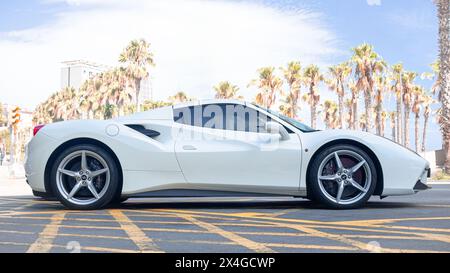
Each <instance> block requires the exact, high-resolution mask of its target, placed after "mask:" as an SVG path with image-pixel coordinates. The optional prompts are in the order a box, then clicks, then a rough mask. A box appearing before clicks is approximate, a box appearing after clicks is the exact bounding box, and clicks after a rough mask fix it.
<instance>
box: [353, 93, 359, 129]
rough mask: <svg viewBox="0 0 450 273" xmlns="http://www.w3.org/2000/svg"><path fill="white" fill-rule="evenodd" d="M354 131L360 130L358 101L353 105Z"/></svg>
mask: <svg viewBox="0 0 450 273" xmlns="http://www.w3.org/2000/svg"><path fill="white" fill-rule="evenodd" d="M352 123H353V130H358V129H359V124H358V123H359V119H358V100H355V103H354V104H353V120H352Z"/></svg>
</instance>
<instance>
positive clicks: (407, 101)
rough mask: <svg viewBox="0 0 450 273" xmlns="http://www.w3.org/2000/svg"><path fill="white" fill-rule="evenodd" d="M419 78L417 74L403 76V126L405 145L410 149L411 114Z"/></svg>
mask: <svg viewBox="0 0 450 273" xmlns="http://www.w3.org/2000/svg"><path fill="white" fill-rule="evenodd" d="M416 77H417V73H415V72H404V73H403V76H402V86H403V105H404V124H403V126H404V127H403V143H404V145H405V147H408V148H409V117H410V114H411V104H412V97H413V94H414V88H415V86H414V83H413V82H414V80H415V79H416Z"/></svg>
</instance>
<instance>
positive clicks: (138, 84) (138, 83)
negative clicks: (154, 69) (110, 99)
mask: <svg viewBox="0 0 450 273" xmlns="http://www.w3.org/2000/svg"><path fill="white" fill-rule="evenodd" d="M135 88H136V112H138V113H139V112H141V101H140V100H141V99H140V96H139V95H140V93H141V79H138V78H137V79H136V80H135Z"/></svg>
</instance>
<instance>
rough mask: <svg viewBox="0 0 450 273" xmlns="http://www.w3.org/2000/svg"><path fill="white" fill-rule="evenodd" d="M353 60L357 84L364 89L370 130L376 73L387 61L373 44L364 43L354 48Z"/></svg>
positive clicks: (368, 129)
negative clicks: (382, 58)
mask: <svg viewBox="0 0 450 273" xmlns="http://www.w3.org/2000/svg"><path fill="white" fill-rule="evenodd" d="M353 53H354V54H353V57H352V61H353V63H354V64H355V77H356V86H357V88H358V89H359V90H362V91H364V104H365V108H366V109H365V110H366V115H365V119H366V121H365V128H366V129H365V131H367V132H369V131H370V130H371V128H372V124H371V122H372V95H373V87H374V78H373V76H374V73H375V72H377V71H381V70H382V69H383V67H384V66H385V63H384V61H383V60H381V58H380V57H379V56H378V54H377V53H376V52H375V51H374V50H373V46H371V45H369V44H362V45H360V46H358V47H356V48H354V49H353Z"/></svg>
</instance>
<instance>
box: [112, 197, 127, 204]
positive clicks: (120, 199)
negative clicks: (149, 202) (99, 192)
mask: <svg viewBox="0 0 450 273" xmlns="http://www.w3.org/2000/svg"><path fill="white" fill-rule="evenodd" d="M128 199H129V198H128V197H120V198H115V199H114V200H113V201H112V202H111V203H110V205H120V204H122V203H124V202H126V201H127V200H128Z"/></svg>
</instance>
